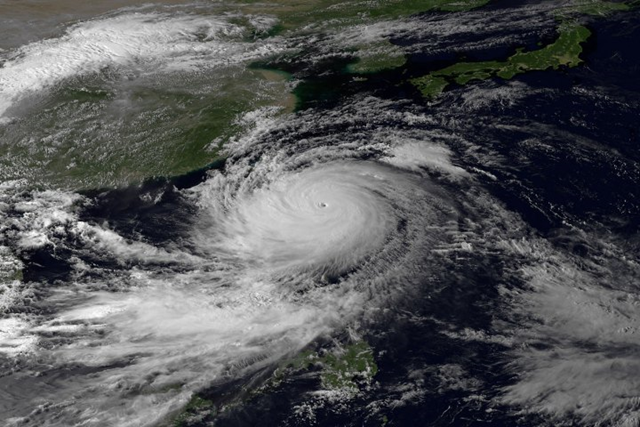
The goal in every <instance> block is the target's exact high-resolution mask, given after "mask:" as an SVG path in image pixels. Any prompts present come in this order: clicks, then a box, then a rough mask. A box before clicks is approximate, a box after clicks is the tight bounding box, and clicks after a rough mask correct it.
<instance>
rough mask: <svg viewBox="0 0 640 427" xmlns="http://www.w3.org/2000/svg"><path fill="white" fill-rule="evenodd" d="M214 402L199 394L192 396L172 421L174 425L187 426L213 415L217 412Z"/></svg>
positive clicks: (177, 426)
mask: <svg viewBox="0 0 640 427" xmlns="http://www.w3.org/2000/svg"><path fill="white" fill-rule="evenodd" d="M215 410H216V407H215V405H214V403H213V402H212V401H210V400H208V399H204V398H202V397H200V396H198V395H195V396H193V397H192V398H191V400H190V401H189V403H187V406H185V407H184V408H183V410H182V412H180V413H179V414H178V415H177V416H176V417H175V418H174V419H173V422H172V423H171V425H172V427H187V426H190V425H193V424H196V423H198V422H200V421H202V420H204V419H205V418H206V417H209V416H211V414H212V412H215Z"/></svg>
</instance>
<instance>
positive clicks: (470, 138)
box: [0, 6, 640, 426]
mask: <svg viewBox="0 0 640 427" xmlns="http://www.w3.org/2000/svg"><path fill="white" fill-rule="evenodd" d="M553 16H554V15H553V11H552V10H551V9H549V7H548V6H540V7H537V6H523V7H521V8H514V9H504V10H501V11H500V12H499V13H495V14H492V13H489V12H485V11H477V12H469V13H464V14H463V13H460V14H450V15H445V14H438V15H423V16H415V17H411V18H405V19H401V20H398V21H397V22H380V23H376V24H375V25H371V26H368V27H367V28H364V27H359V26H352V27H350V28H347V29H332V30H327V29H325V30H324V31H325V32H326V34H323V35H322V37H318V38H317V39H310V38H305V37H300V36H295V37H291V38H290V39H289V40H285V39H284V38H280V37H273V38H271V39H270V38H268V37H265V38H264V39H259V40H258V41H254V42H248V41H247V39H246V37H247V30H246V28H243V27H241V26H240V25H241V24H237V23H236V21H238V19H236V18H238V16H237V15H234V16H227V15H225V16H224V17H218V16H215V15H211V16H209V15H208V11H207V13H204V12H202V11H199V13H197V14H188V13H186V12H184V11H183V10H182V9H181V11H180V14H179V16H177V17H176V16H174V15H172V14H170V13H169V12H167V11H164V12H162V13H160V12H153V11H148V10H146V9H145V10H144V12H143V13H133V12H131V11H130V10H129V11H125V12H122V13H115V14H112V15H109V16H107V17H104V18H98V19H95V20H91V21H88V22H81V23H77V24H75V25H73V26H71V27H70V28H69V29H67V30H66V31H65V32H64V34H63V35H61V36H60V37H58V38H54V39H50V40H46V41H40V42H35V43H32V44H28V45H26V46H23V47H21V48H19V49H17V50H16V51H14V52H10V53H9V54H8V55H5V57H4V58H3V59H4V63H3V67H2V68H0V95H2V98H1V99H0V114H4V116H5V117H10V116H11V115H12V113H13V112H16V114H17V116H19V114H20V106H21V105H22V103H23V102H27V100H28V99H29V97H35V96H37V95H38V94H39V93H40V92H47V91H51V90H53V91H55V90H57V89H59V88H60V87H63V86H64V85H73V78H75V77H78V76H79V75H86V74H92V73H99V72H101V70H103V69H104V68H105V67H106V68H110V67H113V68H114V69H116V70H117V72H116V74H118V73H122V75H126V74H127V73H128V72H131V70H135V72H136V73H140V74H141V75H144V78H147V79H155V78H157V79H159V81H162V82H166V81H169V80H167V76H172V75H173V74H172V73H177V74H176V75H179V76H189V75H192V74H193V75H194V76H197V78H200V77H202V75H203V73H204V74H206V73H214V72H217V70H218V67H220V68H224V67H240V66H245V65H246V64H247V63H248V62H249V61H252V60H255V59H258V58H265V57H268V56H269V57H271V56H273V55H284V53H285V52H288V53H290V52H292V51H295V52H297V53H296V55H298V56H296V57H295V58H296V60H297V61H300V62H301V63H304V64H305V66H308V67H311V68H309V69H312V70H315V68H314V67H321V65H322V64H323V63H324V61H326V60H327V58H328V57H341V56H342V57H347V56H348V55H349V53H348V52H349V49H351V48H353V46H355V45H362V46H364V49H369V48H372V47H371V46H369V45H370V44H371V43H376V42H379V41H380V40H386V39H387V38H396V39H401V40H402V41H403V43H398V46H396V47H395V48H394V49H398V50H400V51H402V52H403V54H407V55H414V54H415V55H417V54H418V53H419V54H421V55H439V54H441V52H445V51H446V52H450V53H451V52H458V51H462V50H465V49H466V50H465V52H466V53H467V54H470V55H473V54H474V53H475V52H478V51H480V50H482V49H485V50H486V49H493V48H495V46H502V45H505V44H508V43H529V42H530V38H532V37H534V36H540V35H542V36H547V35H548V34H549V33H551V32H552V30H553V27H552V25H553ZM232 18H233V19H232ZM245 18H246V20H247V22H249V24H247V25H249V27H250V28H251V29H252V30H256V29H257V30H260V31H263V30H265V29H268V28H271V26H273V25H276V21H275V18H273V17H271V16H250V17H243V19H245ZM526 23H530V24H531V25H528V26H527V29H526V31H519V29H520V28H521V27H522V26H524V25H525V24H526ZM503 24H504V25H503ZM468 34H475V35H476V37H475V38H474V41H473V42H470V43H468V44H467V45H460V44H459V40H460V39H461V38H464V37H466V36H468ZM478 34H481V35H484V37H477V35H478ZM367 46H369V47H367ZM373 48H375V49H379V48H380V47H379V46H378V47H373ZM373 48H372V49H373ZM291 58H292V57H287V56H282V57H280V58H278V59H277V60H278V61H279V62H280V63H285V64H290V63H292V62H295V61H294V60H293V59H291ZM309 69H303V70H302V71H300V73H299V75H300V76H305V74H311V72H310V71H309ZM221 72H222V71H221ZM190 73H192V74H190ZM296 76H297V75H296V74H295V73H294V77H296ZM119 78H120V77H119ZM197 78H196V77H194V81H196V82H197V81H199V80H197ZM563 78H564V77H563ZM580 78H582V79H583V80H584V81H586V80H587V79H588V78H589V75H588V73H587V74H584V75H582V74H581V75H580ZM389 79H392V77H389ZM116 80H117V79H116ZM70 82H71V83H70ZM351 83H353V84H354V85H355V84H358V81H356V80H354V81H353V82H351ZM110 84H113V80H112V81H111V82H110ZM562 84H563V83H562V82H561V83H558V86H561V85H562ZM607 84H608V83H607V82H604V83H602V84H600V85H598V86H595V87H588V86H587V85H586V84H585V85H582V86H581V85H579V84H578V85H576V87H575V88H573V89H571V90H567V91H565V90H563V89H562V88H560V89H545V88H544V85H542V84H539V82H537V81H536V80H535V79H532V80H530V81H527V80H523V81H514V82H504V81H502V82H496V81H486V82H482V83H478V84H476V85H475V86H473V87H470V88H465V89H464V90H452V91H451V92H448V93H445V94H443V96H442V98H441V99H440V100H439V101H438V102H433V103H429V102H420V103H418V102H415V99H410V98H411V97H412V96H414V94H409V95H410V96H409V95H408V96H407V99H400V100H399V99H397V98H396V99H389V97H388V96H386V94H385V93H383V92H384V91H378V90H377V88H369V87H366V86H363V87H364V89H363V90H362V93H357V94H349V95H348V96H344V97H343V98H341V99H339V100H330V101H327V105H328V106H327V105H311V108H306V109H301V111H298V112H296V113H282V112H281V111H279V109H278V108H274V107H271V108H269V107H265V108H256V109H254V110H253V111H251V112H249V113H244V114H240V115H238V117H237V118H236V119H235V120H236V123H238V124H239V128H241V131H239V132H238V134H236V135H235V136H234V137H233V138H231V139H230V140H229V142H228V143H227V144H226V145H225V146H224V149H223V151H222V152H221V154H222V155H224V157H225V161H224V162H223V163H220V164H217V165H215V166H212V167H210V168H208V169H207V170H203V171H199V172H196V173H193V174H192V175H190V176H189V178H190V179H192V181H191V182H190V183H189V184H188V185H187V184H184V180H185V178H184V177H179V178H174V179H166V180H157V181H149V182H147V183H144V184H141V185H139V186H135V187H132V188H128V189H110V190H92V191H84V192H74V191H70V190H64V189H43V188H40V189H34V188H33V187H32V186H30V185H29V182H28V180H27V179H24V180H13V181H5V182H3V183H1V184H0V274H1V276H0V277H1V280H2V281H1V282H0V289H1V290H2V292H1V293H0V312H1V313H2V317H1V318H0V369H1V370H2V376H1V377H0V383H1V384H2V386H1V387H0V413H1V414H2V416H3V417H4V421H5V423H6V424H7V425H15V426H18V425H32V426H36V425H37V426H67V425H86V426H93V425H95V426H102V425H118V426H141V425H157V424H158V423H161V422H166V421H167V419H169V417H171V416H172V415H173V414H175V413H176V412H178V411H179V410H180V409H181V408H182V407H184V405H186V404H187V402H189V400H190V399H191V397H192V396H193V395H194V393H197V392H201V391H202V390H207V389H212V388H213V389H215V387H216V386H222V385H225V384H228V383H233V382H234V381H242V380H243V379H246V378H248V377H251V376H252V375H257V373H261V372H269V370H270V369H271V370H273V369H274V367H277V366H278V364H279V363H281V362H282V361H283V360H287V359H288V358H291V357H293V356H295V355H296V354H299V352H300V351H301V350H303V349H305V348H309V346H314V345H316V344H317V343H318V342H319V341H322V340H329V341H331V340H335V341H336V342H337V341H339V340H340V339H341V338H338V337H339V336H341V335H344V334H347V335H350V336H351V337H353V336H356V337H362V336H367V337H368V338H370V339H371V341H372V342H374V343H382V344H379V345H383V344H384V343H387V345H388V347H387V348H385V349H384V351H382V350H380V351H378V352H377V353H376V357H379V358H380V360H381V366H383V367H384V360H385V357H387V356H385V354H387V355H388V354H394V353H393V352H394V348H393V347H394V345H395V347H396V348H397V349H400V350H397V351H398V353H403V354H402V355H401V357H404V359H402V363H398V365H399V366H398V368H397V369H398V370H397V372H393V373H392V374H391V373H389V374H387V373H385V372H382V373H381V378H380V379H379V382H378V383H377V384H376V385H374V386H372V387H371V388H370V389H367V390H361V394H360V395H358V398H359V399H363V401H364V402H366V405H365V404H362V405H360V406H362V408H364V409H362V410H363V411H368V412H367V414H365V415H364V416H363V418H366V417H370V416H371V417H372V416H373V415H375V414H378V413H383V412H384V411H399V412H400V411H401V410H402V408H406V407H411V406H414V407H418V408H419V407H423V406H428V405H430V402H432V401H433V402H435V401H436V400H437V399H440V398H442V396H447V399H449V398H450V399H451V400H450V401H447V404H446V405H445V408H446V407H447V405H450V406H455V407H456V408H458V409H456V410H457V411H459V412H462V411H463V410H471V409H469V408H472V409H473V410H476V411H477V412H475V413H474V414H480V413H481V414H484V415H483V416H486V417H488V418H487V419H485V421H486V420H489V418H490V417H492V416H494V415H492V414H494V413H495V414H502V415H504V416H505V417H506V418H505V419H507V420H509V421H513V422H515V421H514V420H520V421H522V420H524V421H523V422H532V421H531V420H535V422H538V423H541V424H544V423H547V424H549V425H570V424H572V423H576V424H581V425H582V424H584V425H609V424H612V425H614V424H615V425H625V426H626V425H628V426H632V425H636V424H637V423H638V422H640V409H639V408H640V406H639V404H638V398H637V396H636V394H637V391H636V390H637V389H638V379H637V377H636V376H635V372H637V370H638V365H639V363H640V359H639V358H638V352H637V346H638V344H639V343H638V342H637V341H638V338H637V329H638V328H639V327H640V317H639V315H638V314H637V310H636V307H637V305H638V293H637V291H638V290H637V278H638V277H639V274H638V273H639V271H638V269H639V268H640V267H639V264H638V259H637V253H638V252H637V249H638V242H637V239H634V238H633V237H628V236H627V237H625V236H624V235H623V234H622V232H621V231H620V229H621V228H625V227H626V229H625V230H628V229H631V230H632V231H631V232H630V233H631V235H632V236H633V235H635V234H633V233H635V231H633V227H634V224H635V223H634V221H635V220H636V219H637V212H638V211H637V206H635V204H634V203H635V201H634V200H631V199H633V197H631V196H628V194H627V193H625V192H623V191H622V190H620V188H624V186H625V185H626V186H631V185H636V184H637V179H638V178H639V176H640V175H639V172H638V171H639V170H640V169H639V168H638V166H637V163H636V160H635V159H636V157H631V156H628V155H627V151H625V150H627V149H628V147H627V148H625V147H621V148H615V147H610V146H608V145H607V144H606V141H605V139H604V137H602V138H600V137H601V136H602V135H598V132H599V130H598V129H599V122H597V123H596V122H591V123H586V119H584V115H585V114H586V113H584V112H583V111H581V108H589V109H593V110H596V111H598V112H601V113H602V117H603V119H602V120H610V121H614V120H622V119H619V117H623V114H630V115H633V114H635V113H637V112H638V111H639V109H640V105H639V104H638V102H637V100H636V99H631V98H632V97H627V96H625V95H624V94H621V92H620V91H617V90H616V88H612V87H610V86H607ZM374 86H375V84H374ZM398 86H399V87H400V83H398ZM403 90H405V89H403ZM105 102H112V100H107V101H105ZM561 102H566V103H569V104H571V103H573V104H574V105H573V106H574V108H573V109H572V110H571V109H563V110H562V111H560V109H559V110H558V111H559V112H557V113H553V114H556V115H558V116H560V118H558V117H555V118H554V119H557V120H558V122H562V123H566V124H567V126H566V127H563V128H562V129H561V128H560V126H558V125H557V124H556V123H554V122H550V120H549V117H548V116H547V115H545V114H546V112H547V111H551V110H552V108H550V107H549V106H552V105H559V103H561ZM534 103H535V104H536V105H537V106H538V107H539V108H540V110H541V111H543V113H537V112H533V111H530V110H528V109H527V105H533V104H534ZM576 105H584V106H585V107H579V106H576ZM70 108H74V107H70ZM140 108H142V107H140ZM497 112H499V114H498V113H497ZM611 112H615V114H614V113H611ZM100 114H102V113H100ZM607 114H611V116H610V117H609V116H607ZM616 117H618V119H616ZM625 117H626V116H625ZM14 119H15V120H17V121H18V124H17V125H16V124H15V123H13V124H12V123H10V120H7V121H6V123H4V124H2V126H7V127H9V126H13V125H16V126H19V125H20V123H21V122H20V120H22V119H20V118H15V117H14V118H13V119H12V120H14ZM34 120H37V119H34ZM581 120H582V122H580V121H581ZM579 122H580V123H579ZM576 123H579V124H577V125H576ZM69 125H70V126H79V124H78V122H77V121H76V119H75V118H72V119H70V122H69ZM572 126H573V127H572ZM585 129H586V131H585ZM589 132H591V134H589ZM114 143H117V140H116V141H115V142H114ZM59 145H61V146H62V145H63V144H59ZM214 145H215V144H214ZM566 158H569V159H578V160H576V163H579V166H580V168H582V169H580V171H582V170H586V171H588V172H586V173H585V175H586V174H588V173H592V174H599V176H602V177H603V179H605V180H608V182H613V183H615V184H616V185H615V187H616V188H613V189H612V190H611V191H607V192H606V193H607V197H606V198H604V197H602V198H598V197H599V195H600V194H601V193H605V192H604V191H603V190H602V188H601V187H599V185H600V184H599V183H588V184H584V183H580V185H581V186H582V187H581V188H582V189H584V194H580V197H578V196H576V194H577V192H576V191H572V190H575V188H576V187H577V186H578V184H577V183H576V180H577V179H578V178H575V177H576V176H577V175H576V174H577V172H576V174H573V175H572V173H573V172H572V171H574V170H578V169H577V166H575V165H573V163H571V164H570V167H566V168H564V169H563V168H562V167H558V168H556V169H553V168H552V166H551V165H555V164H559V160H558V159H566ZM572 165H573V166H572ZM544 168H548V169H544ZM571 168H574V169H571ZM541 171H542V172H541ZM545 173H547V174H548V175H545ZM581 173H582V172H581ZM194 177H195V178H194ZM585 179H586V178H585ZM181 180H182V181H181ZM549 180H556V181H555V182H556V183H557V185H556V186H550V185H549ZM574 186H575V187H574ZM555 189H558V190H557V191H558V192H559V193H561V194H556V193H554V191H556V190H555ZM596 196H598V197H596ZM589 197H591V198H592V199H590V200H591V202H592V204H591V205H589V206H595V207H593V208H588V209H587V208H584V206H586V204H585V205H581V203H583V201H584V200H585V199H588V198H589ZM627 199H629V200H627ZM525 204H526V207H523V206H524V205H525ZM609 214H610V215H609ZM612 218H613V219H612ZM18 271H22V277H20V274H18V273H17V272H18ZM398 325H409V327H407V331H414V332H402V333H398V336H401V337H402V339H400V338H397V339H396V338H394V336H393V333H394V331H396V330H397V329H399V326H398ZM411 328H415V329H411ZM394 339H396V341H394ZM412 340H417V341H421V342H422V345H424V346H425V348H426V347H428V348H429V351H428V352H426V353H428V355H427V356H425V355H418V356H417V355H416V354H414V352H413V350H412V349H409V350H406V351H405V350H403V349H406V347H403V345H405V346H408V345H406V342H412ZM388 342H391V343H393V345H390V344H388ZM403 343H404V344H403ZM451 349H454V350H455V351H456V353H455V354H453V352H449V351H450V350H451ZM487 372H490V374H487ZM385 375H386V376H385ZM392 380H393V381H392ZM374 392H375V393H379V395H376V394H375V393H374ZM448 396H454V397H448ZM338 397H340V398H344V399H346V401H347V403H344V402H342V403H341V404H340V405H339V404H336V399H337V397H336V394H335V393H334V394H333V395H330V394H322V393H315V394H314V393H309V394H308V395H304V396H303V397H301V398H300V399H302V400H300V401H297V402H296V405H297V406H295V411H294V413H293V415H292V416H291V417H290V418H287V419H286V420H285V422H283V425H298V424H296V423H305V422H307V421H309V420H314V419H315V418H314V417H315V416H316V415H315V412H314V411H316V412H318V413H319V411H322V410H325V409H326V408H327V406H331V405H334V406H335V408H334V409H335V410H336V411H339V410H345V411H346V409H344V407H343V406H341V405H344V406H345V407H346V406H349V404H348V401H349V399H354V397H353V395H340V396H338ZM456 399H457V400H456ZM327 402H329V403H327ZM450 402H454V403H450ZM433 406H434V407H436V406H437V405H436V404H435V403H434V404H433ZM474 408H475V409H474ZM477 408H479V409H477ZM447 410H448V409H447ZM445 412H446V411H445ZM452 412H454V411H452ZM448 416H453V417H454V418H452V420H455V415H452V414H449V415H446V417H448ZM477 416H480V415H477ZM495 416H496V417H497V415H495ZM442 417H443V418H442V419H446V417H445V413H443V414H442ZM367 419H368V418H367ZM489 421H490V420H489ZM287 423H288V424H287ZM230 425H231V424H230Z"/></svg>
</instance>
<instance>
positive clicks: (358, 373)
mask: <svg viewBox="0 0 640 427" xmlns="http://www.w3.org/2000/svg"><path fill="white" fill-rule="evenodd" d="M319 362H320V363H321V364H322V367H323V369H322V373H321V374H320V378H321V380H322V385H323V386H324V387H325V388H327V389H332V390H336V389H357V382H356V380H357V379H358V378H361V379H364V380H366V381H370V380H371V379H372V378H373V377H374V376H375V375H376V374H377V373H378V365H376V362H375V360H374V358H373V350H372V349H371V347H369V344H367V343H366V342H364V341H360V342H358V343H355V344H352V345H350V346H348V347H346V348H345V349H343V351H341V352H339V353H328V354H327V355H325V356H323V357H321V358H320V360H319Z"/></svg>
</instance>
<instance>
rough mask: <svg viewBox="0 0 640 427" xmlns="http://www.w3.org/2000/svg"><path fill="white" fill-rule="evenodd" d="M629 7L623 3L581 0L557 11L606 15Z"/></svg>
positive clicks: (559, 13) (567, 13) (562, 13)
mask: <svg viewBox="0 0 640 427" xmlns="http://www.w3.org/2000/svg"><path fill="white" fill-rule="evenodd" d="M629 9H631V6H629V5H628V4H625V3H614V2H608V1H598V0H594V1H583V2H578V3H574V4H572V5H570V6H568V7H566V8H563V9H561V10H560V11H559V12H558V15H559V16H565V15H570V14H582V15H597V16H606V15H609V14H611V13H613V12H624V11H627V10H629Z"/></svg>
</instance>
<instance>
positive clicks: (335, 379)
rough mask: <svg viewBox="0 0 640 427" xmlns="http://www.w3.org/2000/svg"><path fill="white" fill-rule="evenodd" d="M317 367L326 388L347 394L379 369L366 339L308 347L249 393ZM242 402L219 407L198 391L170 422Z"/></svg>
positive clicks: (181, 423) (187, 422) (198, 418)
mask: <svg viewBox="0 0 640 427" xmlns="http://www.w3.org/2000/svg"><path fill="white" fill-rule="evenodd" d="M313 368H316V369H319V375H320V383H321V386H322V388H324V389H325V390H330V391H339V392H341V393H343V394H344V395H347V396H349V395H351V396H353V395H355V394H356V393H357V392H358V390H359V389H360V388H359V387H360V385H361V384H370V383H371V382H372V381H373V377H374V376H375V375H376V374H377V373H378V365H377V364H376V362H375V359H374V357H373V349H372V348H371V347H370V346H369V344H368V343H367V342H366V341H357V342H355V343H352V344H349V345H346V346H344V347H340V348H336V349H333V350H332V351H322V352H320V351H315V350H304V351H302V352H300V353H299V354H297V355H296V356H294V357H292V358H290V359H287V360H284V361H283V362H281V363H280V365H279V366H278V367H277V368H276V369H275V370H274V372H273V374H272V375H271V377H270V378H269V379H268V380H267V381H266V383H265V384H264V385H262V386H261V387H258V388H257V389H255V390H252V391H251V392H250V393H249V394H248V395H247V396H248V398H249V399H250V398H251V397H253V396H256V395H259V394H261V393H265V392H269V391H271V390H273V389H274V388H275V387H278V386H279V385H281V384H282V382H283V381H284V380H285V379H286V378H287V377H288V376H290V375H292V374H293V373H295V372H300V371H305V370H310V369H313ZM241 403H242V402H241V401H240V400H238V401H234V402H229V403H227V404H225V405H223V406H221V407H218V406H216V404H215V403H214V402H213V401H212V400H210V399H207V398H206V396H204V395H200V394H195V395H194V396H193V397H192V398H191V400H190V401H189V403H187V405H186V406H185V407H184V408H183V410H182V411H180V412H179V413H178V414H177V415H175V416H174V417H173V418H172V419H171V421H170V423H169V425H171V426H172V427H188V426H191V425H196V424H198V423H199V422H202V421H203V420H205V419H206V420H208V419H211V417H212V416H214V417H215V415H216V414H217V413H219V412H224V411H225V410H228V409H229V408H232V407H235V406H237V405H239V404H241Z"/></svg>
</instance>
